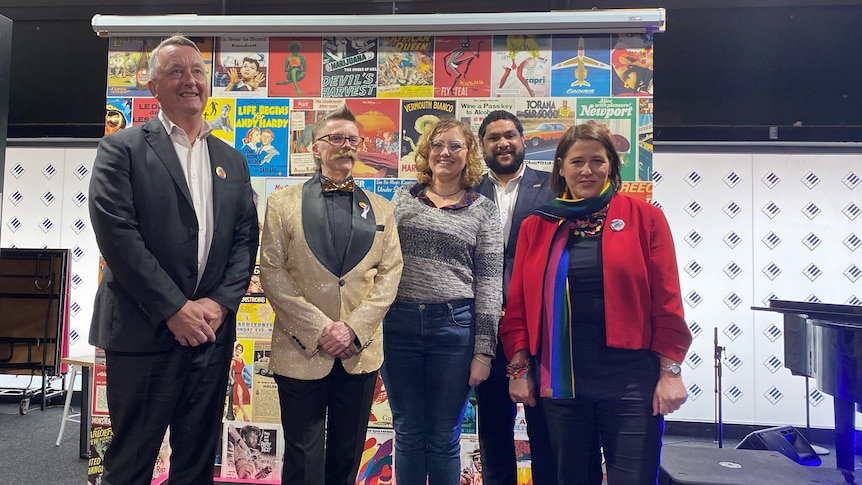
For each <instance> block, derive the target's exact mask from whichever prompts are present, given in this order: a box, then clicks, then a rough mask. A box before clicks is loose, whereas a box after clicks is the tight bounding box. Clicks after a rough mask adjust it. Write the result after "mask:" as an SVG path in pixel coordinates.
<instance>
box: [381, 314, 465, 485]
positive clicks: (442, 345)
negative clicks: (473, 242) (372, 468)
mask: <svg viewBox="0 0 862 485" xmlns="http://www.w3.org/2000/svg"><path fill="white" fill-rule="evenodd" d="M474 337H475V325H474V318H473V301H472V300H458V301H453V302H449V303H426V304H419V303H397V302H396V303H394V304H393V305H392V307H391V308H390V309H389V313H388V314H387V315H386V318H385V319H384V320H383V355H384V361H383V367H382V368H381V369H380V373H381V375H382V376H383V382H384V384H385V385H386V392H387V394H388V395H389V405H390V407H391V409H392V424H393V426H394V428H395V481H396V482H397V483H398V485H424V484H425V483H426V482H425V479H426V477H427V478H428V483H429V484H430V485H452V484H457V483H458V482H459V475H460V468H461V459H460V451H461V442H460V440H461V419H462V418H461V417H462V415H463V413H464V408H465V406H466V404H467V396H468V393H469V391H470V387H469V386H468V385H467V381H468V379H469V377H470V361H471V360H472V359H473V340H474Z"/></svg>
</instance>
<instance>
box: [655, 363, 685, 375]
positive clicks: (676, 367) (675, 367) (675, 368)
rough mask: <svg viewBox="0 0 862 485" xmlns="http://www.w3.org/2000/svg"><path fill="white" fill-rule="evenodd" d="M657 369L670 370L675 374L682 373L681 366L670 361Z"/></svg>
mask: <svg viewBox="0 0 862 485" xmlns="http://www.w3.org/2000/svg"><path fill="white" fill-rule="evenodd" d="M659 369H660V370H663V371H665V372H670V373H671V374H672V375H675V376H678V375H680V374H682V368H681V367H680V366H679V364H677V363H676V362H671V363H670V364H668V365H663V366H661V367H659Z"/></svg>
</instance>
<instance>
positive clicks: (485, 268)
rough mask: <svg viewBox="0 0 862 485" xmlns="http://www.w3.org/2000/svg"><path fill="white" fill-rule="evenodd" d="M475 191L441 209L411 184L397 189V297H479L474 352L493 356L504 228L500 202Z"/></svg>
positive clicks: (409, 299)
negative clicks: (458, 204) (472, 197)
mask: <svg viewBox="0 0 862 485" xmlns="http://www.w3.org/2000/svg"><path fill="white" fill-rule="evenodd" d="M471 190H472V189H471ZM470 195H472V193H468V197H466V198H467V199H469V196H470ZM475 195H477V196H478V198H477V199H476V200H473V201H472V202H471V203H470V204H469V205H466V206H463V207H459V208H456V209H452V208H445V209H438V208H434V207H431V206H429V205H427V204H425V203H424V202H423V201H422V200H420V199H419V198H417V197H413V196H412V195H411V194H410V185H405V186H403V187H401V188H399V189H398V190H397V191H396V192H395V195H394V196H393V198H392V203H393V204H394V206H395V220H396V221H397V223H398V236H399V237H400V239H401V252H402V254H403V257H404V270H403V271H402V273H401V283H400V285H399V286H398V296H397V297H396V301H401V302H414V303H418V302H423V303H444V302H447V301H451V300H458V299H462V298H473V299H475V302H476V319H475V320H476V342H475V345H474V352H475V353H483V354H488V355H491V356H493V355H494V350H495V349H496V348H497V325H498V323H499V320H500V309H501V308H502V305H503V293H502V291H501V288H502V286H503V230H502V228H501V226H500V216H499V215H498V213H497V206H496V204H495V203H494V202H493V201H492V200H490V199H488V198H486V197H485V196H482V195H479V194H478V193H476V194H475Z"/></svg>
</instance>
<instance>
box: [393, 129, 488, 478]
mask: <svg viewBox="0 0 862 485" xmlns="http://www.w3.org/2000/svg"><path fill="white" fill-rule="evenodd" d="M416 173H417V183H416V184H413V185H406V186H404V187H401V189H399V190H398V191H397V192H396V194H395V196H394V197H393V199H392V202H393V204H394V206H395V219H396V221H397V223H398V234H399V237H400V239H401V250H402V254H403V257H404V270H403V272H402V276H401V283H400V285H399V287H398V296H397V297H396V299H395V303H394V304H393V305H392V307H391V308H390V310H389V313H388V314H387V316H386V318H385V319H384V321H383V354H384V362H383V368H382V369H381V374H382V375H383V381H384V384H385V385H386V390H387V392H388V394H389V403H390V406H391V408H392V418H393V425H394V427H395V461H396V462H397V463H398V465H397V466H396V468H395V478H396V481H397V482H398V485H424V484H425V483H426V478H427V479H428V481H429V483H430V485H452V484H456V483H458V480H459V473H460V457H459V455H460V436H461V416H462V414H463V412H464V407H465V405H466V403H467V396H468V393H469V390H470V386H476V385H478V384H479V383H480V382H482V381H484V380H485V379H487V377H488V373H489V372H490V370H491V359H492V358H493V356H494V349H495V348H496V345H497V325H498V320H499V316H500V307H501V305H502V293H501V291H500V288H501V287H502V274H503V236H502V228H501V226H500V217H499V215H498V214H497V206H496V204H495V203H494V201H492V200H490V199H488V198H486V197H484V196H482V195H480V194H479V193H478V192H476V191H475V190H473V189H472V187H474V186H475V185H476V184H477V183H478V182H479V178H480V177H481V175H482V165H481V156H480V155H479V149H478V142H477V140H476V138H475V137H474V135H473V133H472V132H471V131H470V129H469V127H468V126H466V125H465V124H464V123H461V122H460V121H457V120H454V119H444V120H441V121H439V122H438V123H436V124H435V125H434V126H433V127H432V128H430V130H429V132H428V133H427V136H426V137H424V140H423V141H422V142H421V143H420V144H419V146H418V147H417V152H416Z"/></svg>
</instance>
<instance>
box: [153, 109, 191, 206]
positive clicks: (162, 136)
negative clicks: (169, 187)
mask: <svg viewBox="0 0 862 485" xmlns="http://www.w3.org/2000/svg"><path fill="white" fill-rule="evenodd" d="M144 133H145V136H146V138H147V143H149V145H150V147H151V148H152V149H153V151H154V152H155V153H156V155H157V156H158V157H159V160H161V161H162V163H163V164H164V165H165V168H166V169H167V170H168V173H170V174H171V178H172V179H174V184H175V185H176V186H177V187H179V189H180V192H181V193H182V194H183V197H185V199H186V203H188V204H189V205H192V196H191V194H190V193H189V184H188V183H187V182H186V177H185V175H184V174H183V167H182V166H181V165H180V159H179V158H177V151H176V150H174V145H173V144H172V143H171V137H169V136H168V134H167V132H166V131H165V127H164V126H163V125H162V122H161V121H159V118H158V117H156V118H153V119H152V120H150V121H148V122H147V124H146V125H144Z"/></svg>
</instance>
